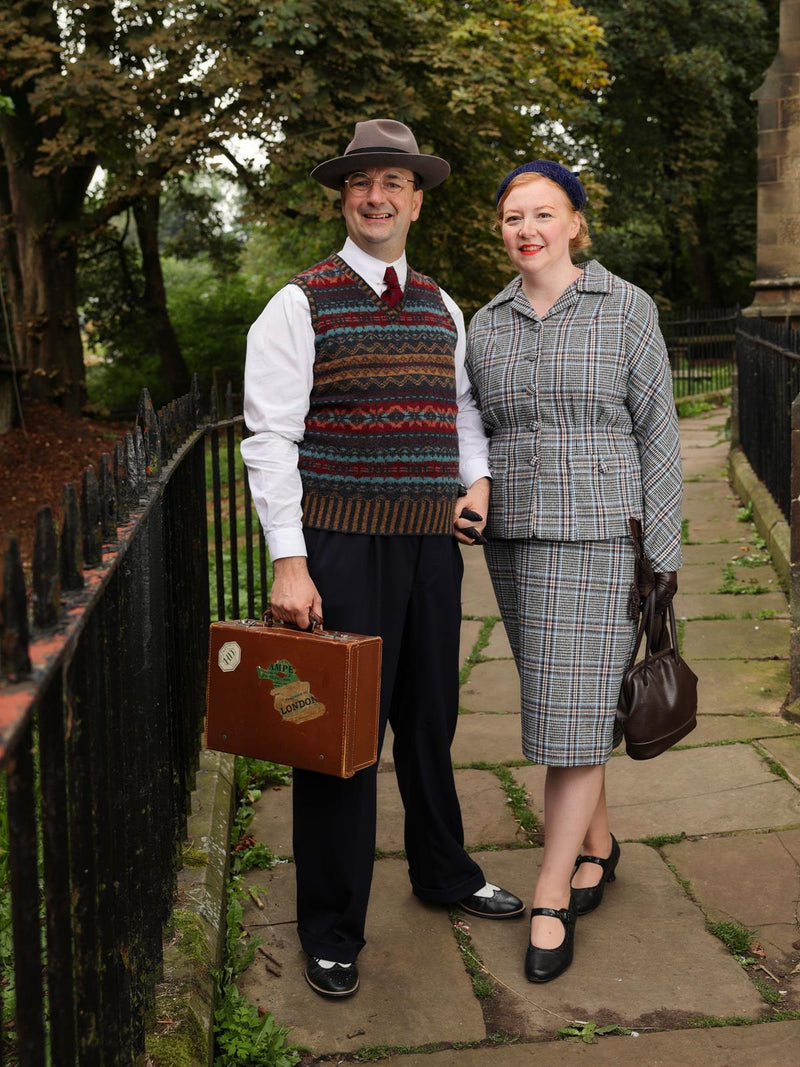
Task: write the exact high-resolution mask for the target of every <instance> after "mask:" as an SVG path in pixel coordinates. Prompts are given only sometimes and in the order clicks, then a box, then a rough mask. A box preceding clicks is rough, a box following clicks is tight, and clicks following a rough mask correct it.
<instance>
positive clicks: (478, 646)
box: [458, 615, 500, 686]
mask: <svg viewBox="0 0 800 1067" xmlns="http://www.w3.org/2000/svg"><path fill="white" fill-rule="evenodd" d="M499 621H500V616H499V615H489V616H487V617H486V618H485V619H484V620H483V625H482V626H481V630H480V633H479V634H478V640H477V641H476V642H475V645H474V646H473V649H472V651H471V652H470V654H469V656H468V657H467V660H466V662H465V664H464V666H463V667H462V668H461V670H460V671H459V674H458V684H459V686H462V685H464V683H465V682H466V680H467V679H468V678H469V676H470V672H471V671H472V668H473V667H474V666H475V664H476V663H483V662H484V658H483V656H482V655H481V652H482V651H483V650H484V648H486V646H487V645H488V644H489V640H490V638H491V636H492V630H493V629H494V627H495V625H496V624H497V623H498V622H499Z"/></svg>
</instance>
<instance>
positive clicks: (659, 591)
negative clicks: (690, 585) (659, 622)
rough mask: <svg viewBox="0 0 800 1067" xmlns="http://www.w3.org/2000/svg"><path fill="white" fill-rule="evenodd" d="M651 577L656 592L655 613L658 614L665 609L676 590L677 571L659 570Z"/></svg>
mask: <svg viewBox="0 0 800 1067" xmlns="http://www.w3.org/2000/svg"><path fill="white" fill-rule="evenodd" d="M653 577H654V579H655V593H656V603H655V613H656V615H660V614H661V612H662V611H666V610H667V608H668V607H669V606H670V604H671V603H672V598H673V597H674V596H675V594H676V593H677V591H678V573H677V571H661V572H656V574H654V575H653Z"/></svg>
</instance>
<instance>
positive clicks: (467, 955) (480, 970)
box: [450, 911, 494, 1000]
mask: <svg viewBox="0 0 800 1067" xmlns="http://www.w3.org/2000/svg"><path fill="white" fill-rule="evenodd" d="M450 921H451V922H452V924H453V935H454V937H455V939H456V943H457V945H458V947H459V949H460V951H461V955H462V958H463V960H464V967H465V969H466V971H467V974H468V975H469V976H470V979H471V980H472V989H473V992H474V993H475V996H476V997H478V999H479V1000H486V999H487V998H488V997H491V996H493V995H494V982H493V981H492V980H491V979H490V978H489V977H488V975H487V974H486V968H485V967H484V966H483V963H482V962H481V960H480V957H479V956H478V953H477V952H476V951H475V946H474V945H473V943H472V938H471V937H470V934H469V927H468V926H467V924H466V923H465V922H464V921H463V919H462V918H461V917H460V916H459V914H458V913H457V912H456V911H451V912H450Z"/></svg>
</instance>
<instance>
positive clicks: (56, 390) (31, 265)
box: [0, 113, 94, 413]
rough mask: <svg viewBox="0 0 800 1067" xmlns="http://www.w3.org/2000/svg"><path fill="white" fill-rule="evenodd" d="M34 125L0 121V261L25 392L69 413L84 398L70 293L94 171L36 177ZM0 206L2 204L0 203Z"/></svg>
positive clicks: (26, 120)
mask: <svg viewBox="0 0 800 1067" xmlns="http://www.w3.org/2000/svg"><path fill="white" fill-rule="evenodd" d="M38 139H39V131H37V129H36V124H35V123H34V122H33V120H32V119H31V118H30V116H29V115H28V116H26V115H25V114H24V113H23V114H16V115H14V116H13V117H10V116H3V117H2V118H0V165H2V167H3V168H4V175H3V180H2V189H1V190H0V204H2V207H3V208H4V212H5V218H4V219H3V220H2V221H3V226H2V230H3V233H2V237H0V262H1V263H2V269H3V277H4V280H5V283H6V287H7V293H8V297H9V303H10V305H11V313H12V318H13V328H14V335H15V336H14V340H15V343H16V346H17V351H18V354H19V362H20V368H21V370H22V371H24V372H25V379H24V385H25V391H26V393H27V394H28V395H29V396H30V397H32V398H34V399H36V400H58V402H59V403H60V404H61V405H62V406H63V407H64V408H65V409H66V410H67V411H70V412H73V413H77V412H79V411H80V409H81V407H82V405H83V403H84V401H85V399H86V382H85V374H84V367H83V346H82V343H81V335H80V329H79V327H78V311H77V295H76V269H77V256H76V248H75V242H76V231H77V224H78V222H79V219H80V213H81V207H82V204H83V198H84V195H85V193H86V189H87V188H88V185H89V181H90V180H91V176H92V173H93V172H94V166H93V165H88V164H87V165H84V166H81V167H72V168H69V169H68V170H66V171H65V172H61V173H59V174H49V175H44V176H41V177H39V176H36V175H35V174H34V161H35V149H36V145H37V143H38ZM3 202H4V203H3Z"/></svg>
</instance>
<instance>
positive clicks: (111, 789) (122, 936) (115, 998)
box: [0, 387, 266, 1065]
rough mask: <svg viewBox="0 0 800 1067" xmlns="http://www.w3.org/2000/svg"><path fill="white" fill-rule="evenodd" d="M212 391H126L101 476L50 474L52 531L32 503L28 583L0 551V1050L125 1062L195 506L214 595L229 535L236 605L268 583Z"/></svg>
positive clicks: (152, 922) (166, 784) (145, 1010)
mask: <svg viewBox="0 0 800 1067" xmlns="http://www.w3.org/2000/svg"><path fill="white" fill-rule="evenodd" d="M230 404H231V396H230V392H229V395H228V407H229V410H228V418H227V419H226V420H225V421H224V422H222V423H220V424H219V425H217V422H216V410H215V404H214V401H213V398H212V410H211V414H210V419H209V420H208V421H207V422H203V421H201V412H200V398H199V393H198V391H197V388H196V387H195V388H194V389H193V391H192V393H190V394H189V395H187V396H186V397H184V398H182V399H181V400H179V401H176V402H174V403H173V404H170V405H169V407H168V408H166V409H163V410H162V411H161V412H159V413H158V414H156V412H155V411H154V410H153V407H152V404H151V403H150V402H149V398H148V397H147V395H146V394H144V395H143V399H142V403H141V405H140V411H139V418H138V420H137V426H136V428H135V431H134V432H133V433H131V434H128V435H127V437H126V440H125V442H124V443H121V444H120V445H118V446H117V449H116V451H115V454H114V457H113V459H112V458H111V457H110V456H104V457H103V458H102V459H101V462H100V464H99V471H100V478H99V481H98V480H97V479H96V478H95V476H94V473H93V472H92V471H87V472H86V473H85V474H84V478H83V486H82V490H81V493H80V499H78V497H77V495H76V493H75V492H74V490H73V489H72V487H65V492H64V515H63V518H62V522H61V528H60V531H58V533H57V531H56V529H55V524H54V522H53V517H52V515H51V514H50V513H49V509H42V512H40V514H39V515H38V516H37V540H36V547H35V549H34V561H33V581H32V588H31V590H30V597H29V598H28V597H27V596H26V583H25V579H24V576H23V570H22V567H21V565H20V559H19V551H18V548H17V544H16V542H15V540H14V539H13V538H11V539H10V541H9V544H8V547H7V549H6V552H5V557H4V571H3V583H2V587H1V588H0V594H2V622H0V771H2V772H3V773H2V775H0V881H3V882H4V883H5V884H3V885H0V899H4V900H5V907H4V910H3V909H0V925H1V924H2V922H4V921H5V922H7V921H9V920H10V923H11V926H12V929H13V951H11V952H9V951H8V945H7V943H6V942H4V941H3V931H2V929H0V947H2V946H5V947H4V948H2V951H0V957H2V958H0V1017H2V1026H0V1063H2V1062H4V1061H8V1062H13V1063H20V1064H24V1065H28V1064H40V1063H41V1064H43V1063H45V1062H52V1063H59V1064H74V1063H80V1064H104V1065H105V1064H115V1065H117V1064H128V1063H131V1062H132V1061H133V1059H134V1058H135V1056H137V1055H138V1054H139V1053H140V1052H141V1051H142V1050H143V1048H144V1034H145V1029H146V1026H147V1025H148V1022H150V1021H151V1020H150V1019H149V1015H150V1014H151V1013H150V1009H151V1007H152V1005H153V999H154V987H155V984H156V982H157V981H158V979H159V977H160V968H161V946H162V935H163V925H164V923H165V921H166V920H167V918H168V916H169V913H170V910H171V907H172V903H173V892H174V887H175V877H176V873H177V869H178V867H179V865H180V851H181V850H180V844H181V842H182V841H183V840H184V838H185V828H186V817H187V812H188V803H189V796H190V791H191V789H192V787H193V783H194V775H195V769H196V766H197V757H198V752H199V746H200V739H201V723H202V718H203V712H204V703H205V700H204V697H205V676H206V657H207V635H208V623H209V619H210V614H211V612H210V597H209V555H208V534H207V529H208V524H209V514H210V517H211V526H212V528H213V529H212V536H213V541H214V544H215V548H216V550H215V553H214V556H213V567H214V568H215V570H216V579H215V583H216V592H217V597H218V603H217V611H216V613H217V614H218V615H220V616H224V615H225V613H226V601H227V610H228V611H232V612H233V614H235V615H238V613H239V590H238V575H236V570H237V560H238V556H239V554H240V553H241V552H244V556H245V562H244V565H243V570H245V571H246V572H247V573H246V575H245V577H244V581H243V585H244V599H245V600H246V602H247V606H248V609H249V610H250V613H251V614H252V613H254V611H255V609H256V600H257V599H258V600H259V606H260V604H263V602H264V599H265V597H266V579H265V571H266V561H265V555H264V549H263V541H261V542H260V543H259V542H258V541H255V543H254V537H253V534H252V530H253V516H252V508H251V507H250V504H249V500H242V501H241V502H239V501H238V500H237V493H236V488H235V483H236V477H237V470H236V463H235V455H236V454H237V453H238V440H239V437H240V435H241V419H234V418H232V417H231V412H230ZM207 460H208V462H207ZM207 466H209V467H210V468H211V479H210V480H211V482H212V485H211V490H210V504H209V494H208V491H207V474H206V468H207ZM223 503H224V504H226V505H227V521H226V520H223V518H222V505H223ZM256 525H257V524H256ZM242 526H243V528H244V529H243V532H242V533H239V532H237V527H242ZM248 530H249V531H250V533H249V536H248V534H247V531H248ZM245 543H246V544H247V545H249V548H245ZM259 554H260V565H259V571H260V577H261V579H262V581H261V588H260V589H259V590H258V597H257V596H256V589H255V584H256V582H255V579H254V577H253V561H254V559H255V558H256V556H258V555H259ZM232 573H233V574H234V575H235V576H236V577H235V579H234V581H233V582H232V581H231V575H232ZM28 601H30V604H31V606H32V609H33V612H32V615H33V627H32V630H31V631H30V632H29V625H28V615H29V603H28ZM4 827H7V841H3V840H2V837H3V832H4V831H3V828H4ZM9 901H10V909H9V907H8V903H9ZM9 911H10V915H9Z"/></svg>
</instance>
